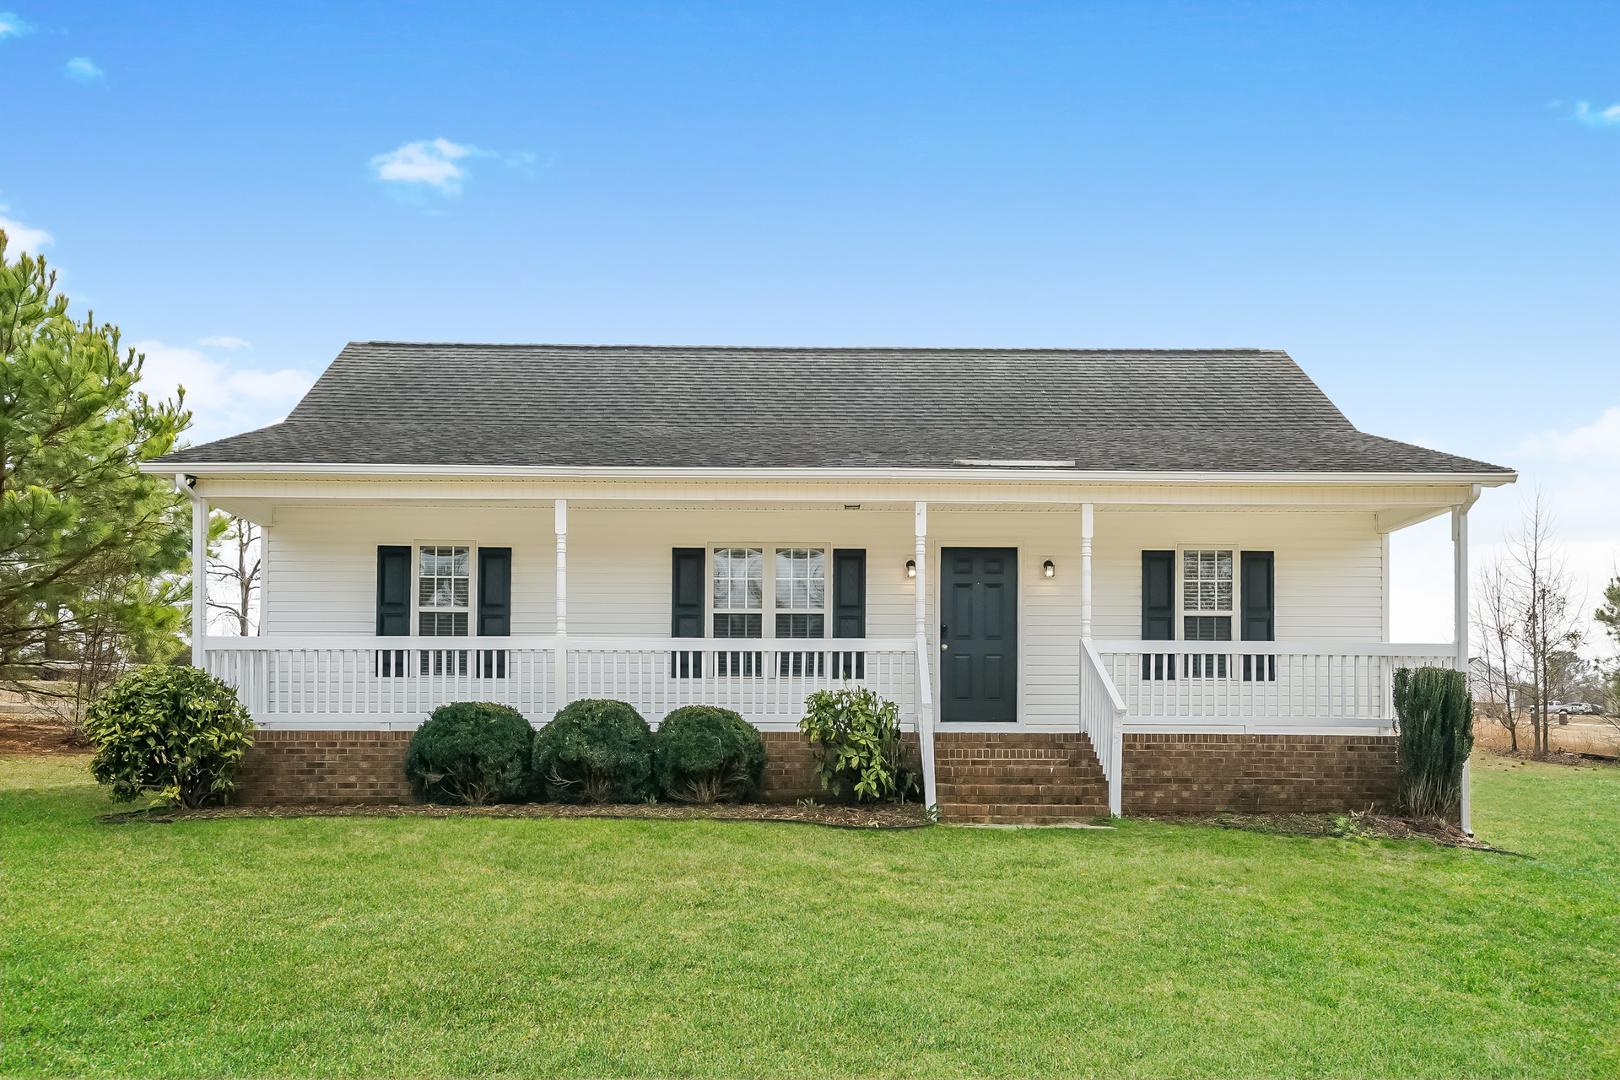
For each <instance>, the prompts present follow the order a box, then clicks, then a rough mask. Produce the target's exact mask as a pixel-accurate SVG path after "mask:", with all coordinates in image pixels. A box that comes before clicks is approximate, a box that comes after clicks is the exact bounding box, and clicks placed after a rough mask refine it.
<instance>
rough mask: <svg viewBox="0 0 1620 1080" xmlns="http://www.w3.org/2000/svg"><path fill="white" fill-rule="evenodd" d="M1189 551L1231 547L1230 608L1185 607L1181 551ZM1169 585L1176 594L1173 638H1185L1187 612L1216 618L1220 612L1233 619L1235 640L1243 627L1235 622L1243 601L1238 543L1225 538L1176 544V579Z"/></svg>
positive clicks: (1181, 639) (1241, 566) (1229, 548)
mask: <svg viewBox="0 0 1620 1080" xmlns="http://www.w3.org/2000/svg"><path fill="white" fill-rule="evenodd" d="M1188 551H1230V552H1231V553H1232V607H1231V609H1230V610H1227V611H1188V610H1187V603H1186V601H1187V594H1186V591H1185V590H1186V582H1185V581H1184V580H1183V578H1182V567H1183V566H1184V565H1185V564H1186V555H1185V554H1184V553H1185V552H1188ZM1171 587H1172V588H1173V589H1174V590H1175V594H1176V625H1175V632H1176V637H1175V640H1177V641H1186V640H1187V616H1189V615H1213V616H1215V617H1217V618H1220V617H1222V616H1225V617H1228V618H1230V619H1231V620H1232V640H1233V641H1237V640H1238V638H1239V637H1240V636H1241V630H1242V628H1241V627H1240V626H1239V625H1238V612H1239V610H1240V609H1241V607H1242V604H1243V550H1242V548H1241V547H1240V546H1239V545H1237V544H1232V543H1227V542H1226V541H1222V540H1214V541H1202V542H1198V543H1187V544H1177V545H1176V566H1175V580H1174V581H1173V582H1172V583H1171ZM1192 644H1197V642H1192Z"/></svg>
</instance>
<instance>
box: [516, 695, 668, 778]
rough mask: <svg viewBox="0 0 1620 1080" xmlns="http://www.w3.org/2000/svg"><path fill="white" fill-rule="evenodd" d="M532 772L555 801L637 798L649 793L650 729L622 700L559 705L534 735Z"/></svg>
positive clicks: (651, 753) (586, 701) (650, 770)
mask: <svg viewBox="0 0 1620 1080" xmlns="http://www.w3.org/2000/svg"><path fill="white" fill-rule="evenodd" d="M533 761H534V764H533V769H532V775H533V777H534V782H535V784H536V786H537V787H538V788H539V790H540V792H541V794H542V795H544V796H545V797H546V798H548V799H555V800H557V801H558V802H596V803H603V802H641V801H643V800H646V799H650V798H652V796H653V791H654V789H653V751H652V730H651V729H650V728H649V727H648V726H647V721H645V720H643V719H642V718H641V714H640V713H638V712H636V710H635V709H633V708H631V707H630V706H629V705H626V704H625V703H624V702H622V701H604V700H600V699H594V698H587V699H585V700H583V701H576V702H573V703H572V704H570V705H567V706H564V707H563V709H562V711H561V712H559V713H558V714H557V717H556V719H554V720H552V721H551V723H549V724H547V725H546V726H545V727H543V728H541V729H540V730H539V732H538V733H536V735H535V737H534V758H533Z"/></svg>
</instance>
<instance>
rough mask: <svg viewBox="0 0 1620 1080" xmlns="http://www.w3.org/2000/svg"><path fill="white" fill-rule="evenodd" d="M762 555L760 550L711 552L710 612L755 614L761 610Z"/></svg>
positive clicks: (762, 598)
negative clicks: (711, 591) (713, 610)
mask: <svg viewBox="0 0 1620 1080" xmlns="http://www.w3.org/2000/svg"><path fill="white" fill-rule="evenodd" d="M764 598H765V552H764V551H763V550H762V549H760V548H715V549H714V609H715V610H716V611H759V610H760V609H761V608H763V607H764V606H765V602H764Z"/></svg>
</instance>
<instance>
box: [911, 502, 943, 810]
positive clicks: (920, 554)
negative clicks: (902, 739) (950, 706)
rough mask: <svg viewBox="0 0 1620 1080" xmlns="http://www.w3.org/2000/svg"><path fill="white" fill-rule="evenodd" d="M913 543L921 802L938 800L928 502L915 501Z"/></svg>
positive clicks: (931, 804)
mask: <svg viewBox="0 0 1620 1080" xmlns="http://www.w3.org/2000/svg"><path fill="white" fill-rule="evenodd" d="M916 521H917V527H916V543H915V545H914V548H913V555H912V557H913V559H914V560H915V561H916V564H917V577H916V578H915V584H916V599H915V601H914V604H913V611H914V614H915V626H914V629H915V630H916V632H917V749H918V751H919V753H920V755H921V757H922V770H923V805H924V806H936V805H938V803H939V796H938V794H937V785H936V784H935V778H934V702H933V689H934V684H933V663H932V657H931V656H930V650H929V648H928V504H927V503H925V502H919V503H918V504H917V518H916Z"/></svg>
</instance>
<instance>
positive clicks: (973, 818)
mask: <svg viewBox="0 0 1620 1080" xmlns="http://www.w3.org/2000/svg"><path fill="white" fill-rule="evenodd" d="M939 813H940V817H941V818H942V819H943V820H945V821H948V822H951V823H952V824H956V825H1061V824H1066V823H1069V822H1076V821H1090V820H1092V819H1093V818H1100V817H1107V816H1108V807H1107V805H1106V804H1101V803H1090V802H1084V803H1080V802H1076V803H1049V804H1043V805H1038V806H1036V805H1030V804H1027V803H954V802H942V803H940V804H939Z"/></svg>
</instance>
